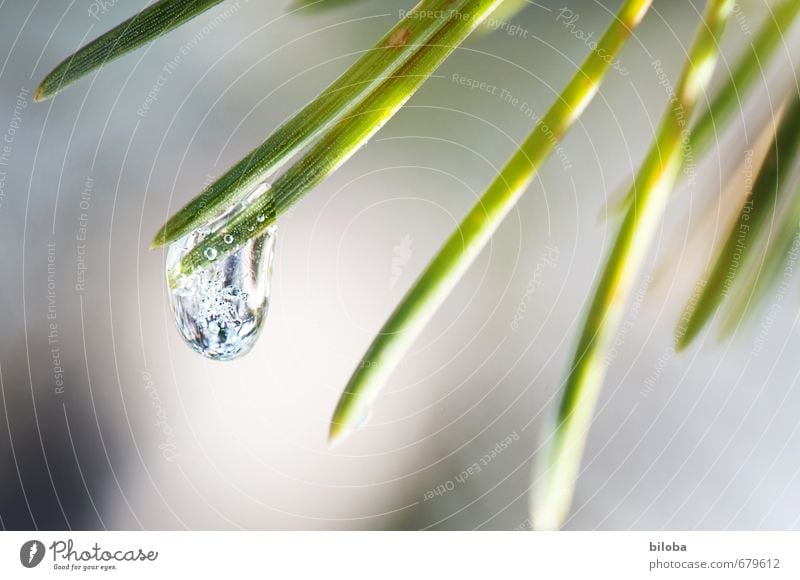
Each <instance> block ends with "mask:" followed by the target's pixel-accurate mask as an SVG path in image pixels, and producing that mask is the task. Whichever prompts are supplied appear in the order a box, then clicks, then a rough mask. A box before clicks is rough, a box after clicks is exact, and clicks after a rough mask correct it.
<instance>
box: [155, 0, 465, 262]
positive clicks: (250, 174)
mask: <svg viewBox="0 0 800 580" xmlns="http://www.w3.org/2000/svg"><path fill="white" fill-rule="evenodd" d="M452 3H453V0H424V1H423V2H420V4H419V5H417V7H416V8H414V9H413V10H412V11H411V12H409V14H407V15H406V16H405V18H403V19H402V20H400V22H398V23H397V24H396V25H395V26H394V27H393V28H392V29H391V30H390V31H389V32H388V33H387V34H386V35H385V36H384V37H383V38H381V40H380V41H379V42H378V43H377V44H376V45H375V47H373V48H372V49H371V50H369V51H367V52H366V53H365V54H364V55H363V56H362V57H361V58H360V59H359V60H358V61H357V62H356V63H355V64H353V66H351V67H350V68H349V69H348V70H347V72H345V73H344V74H343V75H342V76H341V77H339V79H337V80H336V81H334V82H333V84H331V85H330V86H329V87H328V88H327V89H325V90H324V91H323V92H322V93H321V94H320V95H319V96H318V97H317V98H316V99H314V100H313V101H311V102H310V103H309V104H308V105H306V106H305V107H304V108H303V109H302V110H301V111H300V112H299V113H297V115H295V116H294V117H292V118H291V119H290V120H289V121H287V122H286V123H284V124H283V125H282V126H281V127H279V128H278V129H277V130H276V131H275V132H274V133H273V134H272V135H270V136H269V138H268V139H267V140H266V141H265V142H264V143H263V144H262V145H260V146H259V147H257V148H256V149H254V150H253V151H251V152H250V153H249V154H248V155H247V156H246V157H245V158H244V159H242V160H241V161H239V162H238V163H236V164H235V165H234V166H233V167H231V168H230V169H229V170H228V171H227V172H226V173H225V174H224V175H222V177H220V178H219V179H218V180H217V181H216V182H214V183H212V184H211V185H210V186H209V187H208V188H207V189H206V190H205V191H203V193H201V194H200V195H199V196H197V197H195V198H194V199H193V200H192V201H190V202H189V203H188V204H187V205H186V206H185V207H184V208H183V209H181V210H180V211H178V212H177V213H176V214H175V215H174V216H173V217H172V218H170V220H169V221H168V222H167V223H166V224H165V225H164V226H163V227H162V228H161V230H160V231H159V232H158V233H157V234H156V236H155V239H154V240H153V243H152V246H151V247H152V248H157V247H160V246H164V245H167V244H170V243H172V242H174V241H176V240H178V239H180V238H182V237H183V236H185V235H186V234H188V233H189V232H191V231H193V230H195V229H197V228H198V227H200V226H202V225H204V224H206V223H207V222H209V221H211V220H212V219H214V218H215V217H216V216H217V215H219V214H221V213H222V212H223V211H224V210H225V209H226V208H227V207H228V206H229V205H231V204H232V203H233V202H234V201H235V200H236V199H238V198H240V197H242V196H244V195H247V194H249V193H250V192H251V191H253V190H254V189H255V188H256V187H257V186H258V185H259V184H261V183H262V182H264V181H265V180H266V179H267V178H268V177H270V175H272V174H273V173H274V172H275V171H277V170H278V169H279V168H280V167H281V166H282V165H283V164H284V163H286V162H287V161H288V160H289V159H291V158H292V157H293V156H294V155H296V154H297V153H298V152H299V151H301V150H302V149H303V148H305V147H306V146H307V145H308V144H309V143H311V141H312V140H313V139H314V138H315V137H317V136H318V135H319V134H320V132H321V131H323V130H324V129H325V128H326V127H328V126H329V125H331V123H333V122H334V121H336V120H337V119H339V118H340V117H341V116H342V114H343V113H344V112H345V111H346V110H347V109H348V108H349V107H351V106H352V105H353V104H354V103H356V102H357V99H358V98H360V97H362V96H363V95H364V94H366V93H368V92H369V90H370V89H373V88H374V87H375V85H376V84H377V83H378V82H380V81H381V80H383V79H384V78H385V77H387V76H388V75H390V74H392V73H393V72H394V71H395V70H396V69H397V67H398V66H400V65H401V64H402V63H404V62H406V61H407V60H408V59H409V58H410V57H411V55H412V54H413V53H414V52H415V50H416V49H417V48H419V46H420V44H422V43H425V42H427V41H428V40H429V39H430V38H431V36H432V35H433V34H435V33H436V32H437V31H440V30H441V29H442V28H443V27H444V26H445V25H446V24H447V21H448V15H451V13H450V11H449V10H447V7H448V6H449V5H451V4H452ZM461 4H464V2H461ZM286 201H288V198H285V197H282V198H280V199H278V206H277V208H276V211H277V214H278V215H280V214H282V213H283V212H284V211H285V210H286V209H287V206H286V205H285V204H284V202H286Z"/></svg>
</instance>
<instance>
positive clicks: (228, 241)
mask: <svg viewBox="0 0 800 580" xmlns="http://www.w3.org/2000/svg"><path fill="white" fill-rule="evenodd" d="M222 239H223V240H225V243H226V244H232V243H233V236H232V235H230V234H225V237H224V238H222Z"/></svg>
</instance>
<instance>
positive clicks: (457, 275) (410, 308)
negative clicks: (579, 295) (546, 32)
mask: <svg viewBox="0 0 800 580" xmlns="http://www.w3.org/2000/svg"><path fill="white" fill-rule="evenodd" d="M649 6H650V0H627V1H626V2H625V4H624V5H623V6H622V8H621V9H620V11H619V14H618V15H617V17H616V18H615V20H614V21H613V22H612V23H611V25H610V27H609V29H608V30H607V31H606V33H605V35H604V36H603V38H602V39H601V40H600V42H599V43H598V45H597V49H596V50H595V51H592V53H591V54H590V55H589V57H588V58H587V59H586V61H585V62H584V63H583V66H582V67H581V69H580V70H579V71H578V72H577V73H576V74H575V76H574V77H573V78H572V80H571V81H570V83H569V84H568V85H567V87H566V88H565V89H564V92H563V93H562V94H561V96H560V97H559V98H558V99H557V100H556V102H555V103H554V104H553V105H552V107H551V108H550V110H549V111H548V112H547V114H546V115H545V116H544V118H543V119H542V120H541V122H540V123H539V124H538V125H537V126H536V128H535V129H534V130H533V132H532V133H531V134H530V136H529V137H528V138H527V139H526V140H525V142H524V143H523V144H522V146H521V147H520V149H519V150H518V151H517V152H516V153H515V154H514V155H513V156H512V157H511V159H510V160H509V162H508V163H507V164H506V166H505V167H504V168H503V170H502V171H501V172H500V173H499V174H498V175H497V177H496V178H495V179H494V181H493V182H492V184H491V185H490V186H489V188H488V189H487V190H486V192H485V193H484V194H483V196H482V197H481V199H480V200H479V202H478V203H477V204H476V205H475V206H474V207H473V208H472V210H471V211H470V212H469V214H467V216H466V217H465V218H464V220H463V221H462V222H461V225H460V226H459V227H458V229H457V230H455V231H454V232H453V233H452V234H451V236H450V238H449V239H448V240H447V241H446V242H445V244H444V246H442V248H441V250H440V251H439V253H438V254H437V255H436V257H435V258H434V259H433V260H432V261H431V262H430V263H429V264H428V266H427V267H426V268H425V271H424V272H423V273H422V275H421V276H420V277H419V278H418V280H417V281H416V283H415V284H414V286H413V287H412V288H411V289H410V290H409V291H408V293H407V294H406V295H405V296H404V298H403V300H402V301H401V302H400V304H399V305H398V306H397V308H396V309H395V311H394V312H393V313H392V315H391V316H390V318H389V320H388V321H387V322H386V324H385V325H384V326H383V328H382V329H381V331H380V332H379V333H378V335H377V337H376V338H375V340H374V341H373V343H372V345H371V346H370V348H369V350H368V351H367V353H366V354H365V355H364V357H363V359H362V360H361V363H360V364H359V365H358V367H357V370H356V371H355V372H354V374H353V376H352V378H351V379H350V382H349V383H348V384H347V386H346V387H345V390H344V393H343V394H342V396H341V398H340V399H339V404H338V405H337V407H336V410H335V411H334V414H333V418H332V420H331V426H330V434H329V439H330V441H331V442H332V443H338V442H339V441H341V440H342V439H343V438H345V437H346V436H347V435H349V434H350V433H351V432H352V431H353V430H354V429H355V427H356V425H357V424H358V423H359V421H360V420H361V418H362V417H363V416H364V415H365V414H366V413H367V412H368V410H369V408H370V406H371V405H372V403H373V401H374V400H375V398H376V397H377V396H378V393H379V392H380V389H381V388H382V387H383V385H384V384H385V382H386V380H387V379H388V377H389V375H390V374H391V372H392V371H393V370H394V368H395V367H396V365H397V364H398V362H399V361H400V359H401V358H402V357H403V356H404V355H405V353H406V352H407V351H408V349H409V347H410V346H411V344H412V343H413V341H414V340H415V338H416V337H417V336H418V335H419V333H420V332H421V331H422V329H423V328H424V327H425V325H426V324H427V323H428V321H429V320H430V319H431V317H432V316H433V314H434V313H435V312H436V310H437V309H438V308H439V306H440V305H441V304H442V302H444V300H445V298H446V297H447V295H448V294H449V293H450V291H451V290H452V289H453V288H454V287H455V285H456V284H457V283H458V281H459V280H460V279H461V277H462V276H463V275H464V273H465V272H466V271H467V269H468V268H469V267H470V265H471V264H472V262H473V261H474V260H475V259H476V258H477V257H478V255H479V253H480V251H481V250H482V249H483V247H484V246H485V245H486V244H487V243H488V241H489V240H490V239H491V237H492V235H493V234H494V232H495V231H496V230H497V228H498V227H499V225H500V223H501V222H502V221H503V219H504V218H505V216H506V215H507V214H508V212H509V211H511V209H512V208H513V207H514V205H515V204H516V202H517V200H518V199H519V198H520V196H521V195H522V194H523V193H524V192H525V190H526V188H527V186H528V184H529V183H530V181H531V180H532V179H533V177H534V175H535V174H536V172H537V170H538V169H539V167H541V165H542V163H543V162H544V161H545V160H546V159H547V157H548V156H549V155H550V153H551V152H552V151H553V149H554V148H555V146H556V144H557V143H558V140H559V139H560V138H561V137H562V136H563V135H564V133H566V131H567V130H568V129H569V128H570V127H571V126H572V124H573V123H574V122H575V121H576V120H577V119H578V118H579V116H580V114H581V113H582V112H583V110H584V109H585V108H586V106H587V105H588V104H589V102H590V101H591V100H592V98H593V97H594V95H595V93H596V92H597V90H598V87H599V85H600V82H601V80H602V79H603V77H604V75H605V73H606V71H607V70H608V68H609V63H610V62H612V61H613V60H614V57H615V56H616V54H617V53H618V52H619V50H620V49H621V48H622V46H623V45H624V44H625V41H626V40H627V39H628V36H629V35H630V33H631V31H632V30H633V29H634V28H635V27H636V25H637V24H638V23H639V21H640V20H641V18H642V16H643V15H644V13H645V12H646V11H647V9H648V8H649ZM601 55H602V56H601Z"/></svg>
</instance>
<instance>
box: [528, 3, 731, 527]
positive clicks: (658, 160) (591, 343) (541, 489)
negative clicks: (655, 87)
mask: <svg viewBox="0 0 800 580" xmlns="http://www.w3.org/2000/svg"><path fill="white" fill-rule="evenodd" d="M733 6H734V0H709V2H708V5H707V7H706V10H705V13H704V15H703V19H702V21H701V23H700V26H699V30H698V32H697V34H696V36H695V39H694V42H693V44H692V46H691V48H690V49H689V57H688V61H687V64H686V66H685V68H684V71H683V73H682V75H681V78H680V81H679V82H678V86H677V87H676V89H675V92H674V95H673V96H672V98H671V100H670V103H669V105H668V107H667V111H666V112H665V114H664V117H663V118H662V121H661V126H660V128H659V130H658V134H657V137H656V139H655V141H654V143H653V145H652V147H651V149H650V151H649V152H648V154H647V157H646V158H645V161H644V163H643V164H642V166H641V168H640V170H639V173H638V174H637V176H636V179H635V180H634V184H633V191H634V193H633V195H634V200H635V202H634V204H633V205H632V206H631V207H630V208H629V209H628V212H627V214H626V216H625V219H624V221H623V222H622V225H621V227H620V230H619V233H618V234H617V238H616V240H615V241H614V245H613V247H612V249H611V253H610V255H609V257H608V260H607V262H606V266H605V268H604V270H603V273H602V276H601V278H600V282H599V284H598V286H597V289H596V291H595V294H594V298H593V300H592V304H591V307H590V309H589V312H588V315H587V318H586V322H585V324H584V326H583V330H582V332H581V335H580V338H579V340H578V345H577V348H576V350H575V355H574V357H573V360H572V362H571V363H570V367H569V372H568V375H567V378H566V382H565V384H564V387H563V390H562V393H561V400H560V403H559V406H558V410H557V414H556V418H555V425H554V426H553V428H552V430H551V431H550V432H549V433H548V434H547V442H546V446H545V449H544V454H543V460H542V461H541V462H540V464H539V465H538V470H537V482H536V489H535V493H534V497H533V501H532V505H531V507H532V518H533V521H534V525H535V527H536V528H537V529H557V528H560V527H561V525H562V523H563V522H564V520H565V518H566V515H567V513H568V511H569V507H570V505H571V503H572V495H573V491H574V488H575V480H576V478H577V475H578V469H579V467H580V462H581V457H582V455H583V448H584V446H585V444H586V437H587V433H588V429H589V425H590V424H591V421H592V416H593V414H594V408H595V405H596V403H597V398H598V396H599V394H600V389H601V387H602V385H603V379H604V377H605V371H606V362H605V359H606V354H607V352H608V349H609V347H610V346H611V344H612V343H613V341H614V337H615V335H616V332H617V329H618V327H619V323H620V320H621V318H622V315H623V312H624V307H625V304H626V302H627V300H628V297H629V296H630V294H631V291H632V289H633V286H634V284H635V282H636V279H637V276H638V274H639V269H640V268H641V265H642V263H643V262H644V259H645V256H646V255H647V252H648V249H649V247H650V243H651V241H652V238H653V235H654V234H655V232H656V231H657V229H658V225H659V222H660V220H661V216H662V213H663V210H664V207H665V205H666V202H667V199H668V196H669V194H670V192H671V191H672V188H673V186H674V184H675V181H676V179H677V177H678V175H679V173H680V170H681V167H682V166H683V157H684V155H685V154H686V152H685V149H684V147H685V144H686V142H688V134H689V130H688V126H687V125H688V122H689V119H690V118H691V115H692V111H693V110H694V108H695V105H696V104H697V101H698V100H699V99H700V98H702V96H703V94H704V92H705V91H706V89H707V87H708V84H709V82H710V80H711V76H712V74H713V72H714V68H715V66H716V62H717V57H718V52H719V46H718V39H719V37H720V36H721V34H722V31H723V30H724V27H725V23H726V22H727V20H728V17H729V16H730V14H731V12H732V10H733Z"/></svg>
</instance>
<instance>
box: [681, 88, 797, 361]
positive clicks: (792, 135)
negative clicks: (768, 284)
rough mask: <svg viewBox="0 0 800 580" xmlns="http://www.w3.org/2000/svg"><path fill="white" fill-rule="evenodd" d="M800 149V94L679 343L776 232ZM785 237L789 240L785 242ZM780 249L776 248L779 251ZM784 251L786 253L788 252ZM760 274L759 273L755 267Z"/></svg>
mask: <svg viewBox="0 0 800 580" xmlns="http://www.w3.org/2000/svg"><path fill="white" fill-rule="evenodd" d="M798 151H800V97H798V96H797V95H795V96H793V98H792V100H791V102H790V103H789V105H788V106H787V110H786V111H785V112H784V113H783V115H782V116H781V120H780V124H779V127H778V130H777V132H776V134H775V138H774V139H773V141H772V143H771V144H770V149H769V151H768V153H767V156H766V158H765V159H764V162H763V164H762V165H761V169H760V170H759V172H758V176H757V177H756V181H755V183H754V184H753V189H752V191H750V193H749V194H748V196H747V200H746V201H745V204H744V206H743V207H742V210H741V211H740V213H739V217H738V219H737V220H736V222H735V223H734V225H733V229H732V230H731V232H730V233H729V235H728V238H727V240H726V242H725V245H724V246H723V247H722V250H721V252H720V255H719V257H718V258H717V260H716V262H715V264H714V266H713V268H712V270H711V274H710V275H709V276H708V279H707V281H706V283H705V285H704V288H703V292H702V293H701V294H700V296H699V297H698V298H697V300H696V301H695V300H692V302H691V303H690V305H689V306H687V312H686V315H685V316H684V319H683V323H682V325H681V327H680V328H679V329H678V336H677V339H676V346H677V348H678V349H679V350H682V349H684V348H686V347H687V346H688V345H689V344H690V343H691V342H692V340H694V339H695V337H697V335H698V334H699V333H700V331H701V330H702V329H703V327H705V325H706V324H707V323H708V322H709V321H710V320H711V318H712V317H713V315H714V313H715V312H716V311H717V308H719V306H720V304H721V303H722V301H723V299H724V298H725V296H727V295H729V294H730V293H731V288H732V287H733V284H734V282H735V281H736V278H737V276H738V275H739V273H740V272H741V271H742V269H743V268H744V267H745V266H746V265H747V264H748V263H749V260H750V257H751V255H752V252H753V249H754V248H755V247H756V246H757V245H758V244H759V242H760V241H761V240H763V239H764V238H765V237H766V236H769V235H770V234H771V228H770V226H771V222H772V220H771V219H770V217H771V216H774V215H775V213H776V211H777V210H778V207H779V205H780V201H781V197H782V196H785V195H786V193H787V190H788V189H790V188H789V187H787V183H788V181H789V179H788V178H789V177H790V176H791V174H792V169H793V168H794V167H795V163H794V160H795V159H796V158H797V155H798ZM795 229H796V227H792V233H791V235H790V236H789V241H788V243H789V245H790V246H791V240H792V238H793V235H794V230H795ZM785 243H786V242H785V240H784V244H785ZM777 255H778V254H776V256H777ZM784 255H785V254H784ZM756 275H758V273H756Z"/></svg>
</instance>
